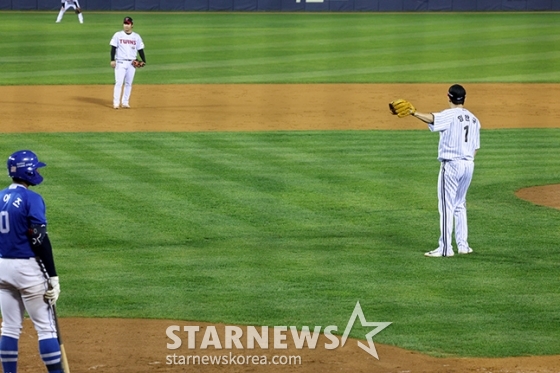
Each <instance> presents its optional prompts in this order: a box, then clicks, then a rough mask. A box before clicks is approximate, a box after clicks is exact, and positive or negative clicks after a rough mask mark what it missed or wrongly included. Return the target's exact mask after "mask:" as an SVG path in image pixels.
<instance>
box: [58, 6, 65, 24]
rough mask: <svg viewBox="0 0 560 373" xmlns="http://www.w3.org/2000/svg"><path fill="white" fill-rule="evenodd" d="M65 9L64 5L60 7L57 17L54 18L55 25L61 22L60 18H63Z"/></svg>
mask: <svg viewBox="0 0 560 373" xmlns="http://www.w3.org/2000/svg"><path fill="white" fill-rule="evenodd" d="M66 9H67V8H66V7H65V6H64V5H63V6H61V7H60V12H58V17H56V23H60V21H62V17H63V16H64V12H66Z"/></svg>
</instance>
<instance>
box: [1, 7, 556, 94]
mask: <svg viewBox="0 0 560 373" xmlns="http://www.w3.org/2000/svg"><path fill="white" fill-rule="evenodd" d="M56 14H57V13H56V12H50V13H48V12H36V13H33V12H0V33H1V34H2V36H3V37H2V40H0V49H1V50H2V52H3V53H2V55H1V56H0V68H1V69H2V74H1V75H0V84H111V83H112V81H113V76H112V74H111V70H110V69H108V66H109V50H110V47H109V41H110V39H111V37H112V36H113V34H114V33H115V32H116V31H118V30H120V29H122V25H121V23H122V19H123V17H124V16H125V15H128V13H119V12H115V13H103V12H99V13H88V12H86V13H85V14H84V19H85V21H84V24H79V23H78V20H77V17H76V16H75V15H74V14H73V13H71V12H68V13H66V15H65V16H64V19H63V20H62V23H60V24H55V22H54V21H55V19H56ZM131 14H132V16H133V18H134V20H135V28H134V30H135V31H136V32H138V33H139V34H140V35H141V36H142V37H143V39H144V42H145V44H146V49H145V51H146V57H147V59H148V64H149V74H148V73H143V74H138V77H137V80H136V83H140V84H141V83H161V84H173V83H272V82H274V83H296V82H310V83H311V82H314V83H323V82H340V83H347V82H356V83H361V82H456V81H461V82H464V83H468V82H489V81H490V82H519V81H522V82H558V81H560V70H559V69H558V61H559V59H560V51H559V50H558V48H555V47H554V46H556V45H558V44H559V43H560V13H498V14H494V13H488V14H471V13H469V14H449V13H447V14H439V13H436V14H433V13H432V14H308V13H307V14H267V13H265V14H262V13H257V14H254V13H251V14H247V13H234V14H231V13H219V14H208V13H158V12H152V13H138V14H134V13H131Z"/></svg>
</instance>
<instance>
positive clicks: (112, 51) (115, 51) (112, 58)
mask: <svg viewBox="0 0 560 373" xmlns="http://www.w3.org/2000/svg"><path fill="white" fill-rule="evenodd" d="M115 54H117V47H113V46H112V45H111V61H114V60H115Z"/></svg>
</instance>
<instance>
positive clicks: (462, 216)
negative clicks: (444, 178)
mask: <svg viewBox="0 0 560 373" xmlns="http://www.w3.org/2000/svg"><path fill="white" fill-rule="evenodd" d="M461 167H462V173H461V177H460V178H459V182H458V188H457V196H456V201H457V205H456V208H455V240H456V241H457V250H458V251H459V253H461V254H468V253H469V252H472V250H471V249H470V247H469V242H468V236H469V228H468V224H467V191H468V189H469V186H470V185H471V181H472V175H473V170H474V163H473V162H461Z"/></svg>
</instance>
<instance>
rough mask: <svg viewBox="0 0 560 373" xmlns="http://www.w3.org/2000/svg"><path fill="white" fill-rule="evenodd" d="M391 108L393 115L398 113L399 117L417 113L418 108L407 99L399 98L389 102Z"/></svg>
mask: <svg viewBox="0 0 560 373" xmlns="http://www.w3.org/2000/svg"><path fill="white" fill-rule="evenodd" d="M389 109H391V113H392V114H393V115H397V116H398V117H399V118H404V117H407V116H409V115H412V114H414V113H416V108H415V107H414V106H412V104H411V103H410V102H408V101H406V100H403V99H398V100H395V101H391V102H390V103H389Z"/></svg>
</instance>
